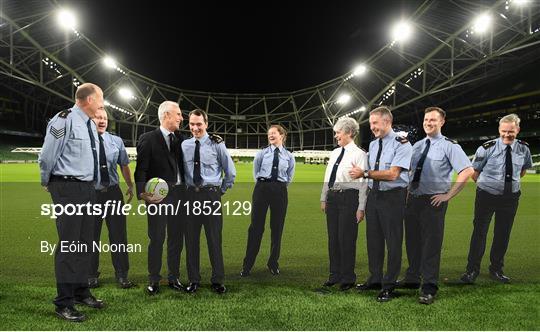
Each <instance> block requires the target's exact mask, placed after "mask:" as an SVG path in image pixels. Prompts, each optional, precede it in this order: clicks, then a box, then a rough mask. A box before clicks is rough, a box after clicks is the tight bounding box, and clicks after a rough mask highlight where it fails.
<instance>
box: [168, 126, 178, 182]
mask: <svg viewBox="0 0 540 332" xmlns="http://www.w3.org/2000/svg"><path fill="white" fill-rule="evenodd" d="M177 143H178V141H177V140H176V137H175V136H174V134H173V133H170V134H169V153H170V154H171V157H172V158H173V160H174V172H175V179H176V182H178V183H179V182H180V181H179V176H178V172H179V169H178V167H179V166H178V155H177V153H180V152H179V151H178V146H177V145H176V144H177Z"/></svg>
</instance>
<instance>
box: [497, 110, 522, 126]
mask: <svg viewBox="0 0 540 332" xmlns="http://www.w3.org/2000/svg"><path fill="white" fill-rule="evenodd" d="M503 122H505V123H512V122H513V123H515V124H516V126H517V127H518V128H519V123H520V122H521V119H520V118H519V116H517V114H514V113H512V114H508V115H505V116H503V117H502V118H501V119H500V120H499V125H501V124H502V123H503Z"/></svg>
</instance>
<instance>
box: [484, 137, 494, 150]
mask: <svg viewBox="0 0 540 332" xmlns="http://www.w3.org/2000/svg"><path fill="white" fill-rule="evenodd" d="M495 144H497V140H495V139H494V140H491V141H487V142H485V143H484V144H482V146H483V147H484V149H486V150H487V149H489V148H490V147H492V146H494V145H495Z"/></svg>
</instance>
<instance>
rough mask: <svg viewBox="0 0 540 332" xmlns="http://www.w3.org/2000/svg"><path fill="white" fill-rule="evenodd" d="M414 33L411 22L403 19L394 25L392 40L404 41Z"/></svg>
mask: <svg viewBox="0 0 540 332" xmlns="http://www.w3.org/2000/svg"><path fill="white" fill-rule="evenodd" d="M411 34H412V26H411V24H410V23H408V22H405V21H401V22H399V23H396V24H395V25H394V26H393V27H392V41H394V42H404V41H407V40H408V39H409V38H410V37H411Z"/></svg>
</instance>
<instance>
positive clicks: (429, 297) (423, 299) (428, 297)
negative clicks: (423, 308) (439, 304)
mask: <svg viewBox="0 0 540 332" xmlns="http://www.w3.org/2000/svg"><path fill="white" fill-rule="evenodd" d="M434 301H435V294H424V293H420V296H419V297H418V303H421V304H432V303H433V302H434Z"/></svg>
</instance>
